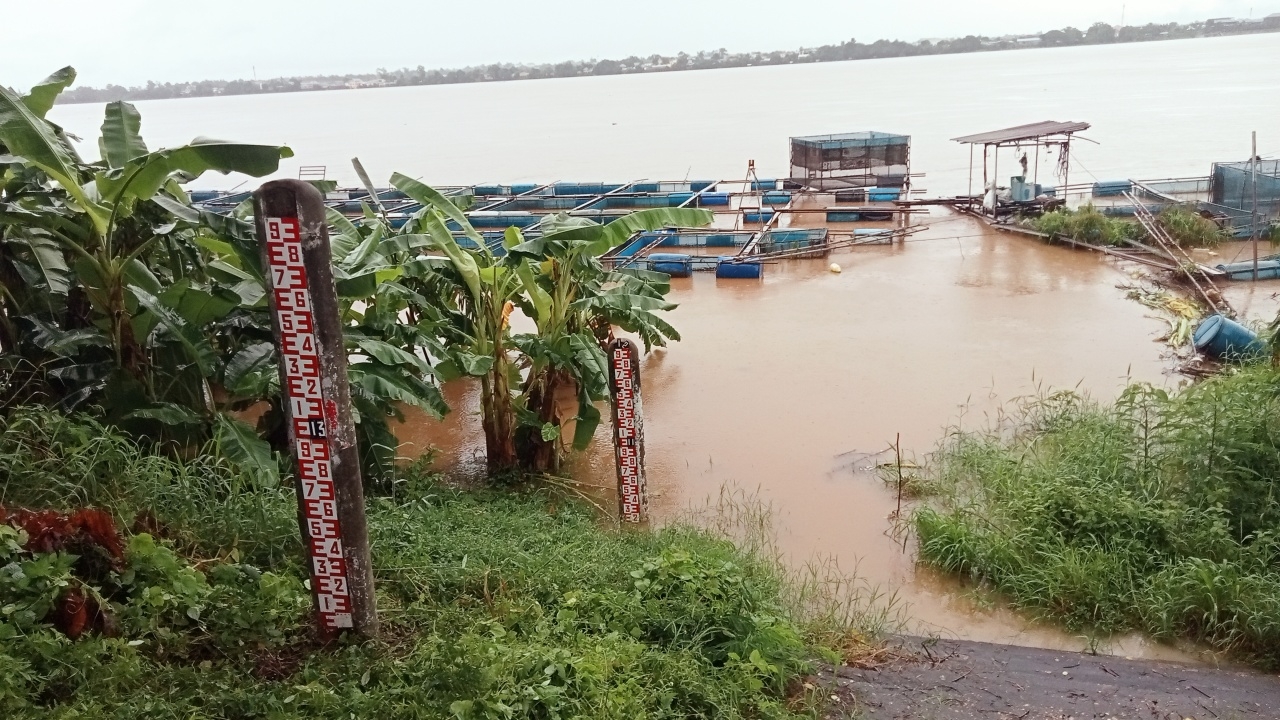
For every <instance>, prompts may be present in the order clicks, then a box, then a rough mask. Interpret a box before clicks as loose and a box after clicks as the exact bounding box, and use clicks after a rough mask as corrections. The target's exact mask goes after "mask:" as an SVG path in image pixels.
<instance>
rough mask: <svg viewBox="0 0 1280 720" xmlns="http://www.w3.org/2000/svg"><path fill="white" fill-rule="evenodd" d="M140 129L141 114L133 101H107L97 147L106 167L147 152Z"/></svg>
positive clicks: (122, 164)
mask: <svg viewBox="0 0 1280 720" xmlns="http://www.w3.org/2000/svg"><path fill="white" fill-rule="evenodd" d="M141 129H142V115H140V114H138V109H137V108H135V107H134V106H133V103H127V102H124V101H123V100H120V101H116V102H111V103H107V110H106V113H105V117H104V118H103V119H102V137H100V138H98V149H99V150H100V151H101V152H102V159H103V160H105V161H106V162H107V167H109V168H122V167H124V166H125V165H126V164H127V163H128V162H129V161H130V160H133V159H134V158H139V157H142V156H143V155H146V154H147V144H146V143H144V142H143V141H142V135H140V134H139V131H140V130H141ZM153 194H154V193H153Z"/></svg>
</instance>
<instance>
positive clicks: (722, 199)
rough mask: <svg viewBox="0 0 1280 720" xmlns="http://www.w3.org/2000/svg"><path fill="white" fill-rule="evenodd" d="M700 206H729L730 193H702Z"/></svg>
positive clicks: (699, 198) (699, 200)
mask: <svg viewBox="0 0 1280 720" xmlns="http://www.w3.org/2000/svg"><path fill="white" fill-rule="evenodd" d="M698 204H700V205H705V206H707V207H711V206H714V205H728V204H729V193H702V194H701V195H699V196H698Z"/></svg>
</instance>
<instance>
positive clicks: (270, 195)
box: [253, 180, 378, 638]
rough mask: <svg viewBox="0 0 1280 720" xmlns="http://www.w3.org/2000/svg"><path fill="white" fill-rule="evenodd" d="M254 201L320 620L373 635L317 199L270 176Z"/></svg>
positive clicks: (328, 628) (300, 185) (355, 460)
mask: <svg viewBox="0 0 1280 720" xmlns="http://www.w3.org/2000/svg"><path fill="white" fill-rule="evenodd" d="M253 206H254V217H255V222H256V224H257V230H258V243H259V245H260V247H261V248H262V257H263V269H264V271H265V272H266V273H267V274H268V276H269V278H268V281H267V282H268V292H267V296H268V298H269V299H270V311H271V326H272V330H273V332H274V334H275V338H276V348H277V350H278V351H279V355H280V393H281V397H282V404H283V406H284V414H285V421H286V423H287V425H288V431H289V443H290V446H291V450H292V452H293V456H294V459H295V461H296V464H297V492H298V524H299V525H300V526H301V529H302V540H303V546H304V547H305V548H306V551H307V559H308V560H309V564H310V569H311V594H312V597H313V600H314V602H315V612H316V619H317V623H318V625H319V628H320V633H321V635H322V636H324V637H326V638H331V637H334V636H335V635H337V634H338V633H339V632H341V631H343V630H347V629H350V630H354V631H355V632H356V633H358V634H360V635H366V636H370V635H374V634H376V633H377V632H378V616H377V613H376V610H375V608H374V595H373V567H372V564H371V561H370V557H369V537H368V529H367V527H366V523H365V515H364V489H363V487H362V485H361V480H360V458H359V453H358V449H357V447H356V432H355V423H354V422H353V421H352V417H351V391H350V388H349V387H348V385H347V355H346V350H345V348H344V347H343V341H342V324H341V322H340V319H339V315H338V296H337V292H336V291H335V290H334V284H333V264H332V260H331V258H330V253H329V228H328V222H327V221H326V220H325V207H324V198H323V197H321V195H320V192H319V191H318V190H316V189H315V188H314V187H312V186H311V185H309V184H307V183H305V182H302V181H300V180H273V181H271V182H268V183H266V184H264V185H263V186H262V187H261V188H259V189H258V191H257V192H255V193H254V194H253Z"/></svg>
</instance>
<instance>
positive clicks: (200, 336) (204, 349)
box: [129, 285, 218, 378]
mask: <svg viewBox="0 0 1280 720" xmlns="http://www.w3.org/2000/svg"><path fill="white" fill-rule="evenodd" d="M129 292H130V293H132V294H133V296H134V297H135V298H137V300H138V304H139V305H141V306H142V307H144V308H146V309H147V310H150V311H151V313H152V314H153V315H155V316H156V320H157V321H158V322H159V324H161V325H163V326H164V328H165V329H166V330H168V331H169V333H170V334H171V335H173V337H174V338H175V339H177V340H178V342H180V343H181V344H182V347H183V348H184V349H185V350H186V352H187V355H188V356H189V357H190V358H191V359H192V360H194V361H195V363H196V364H197V365H198V366H199V367H200V374H201V375H203V376H204V377H206V378H207V377H212V376H213V374H214V371H215V369H216V368H217V365H218V355H217V353H216V352H214V350H213V347H212V346H211V345H210V344H209V341H208V340H206V339H205V336H204V333H202V332H200V329H199V328H197V327H195V326H193V325H190V324H189V323H187V321H186V320H185V319H183V317H182V316H181V315H179V314H178V313H177V311H175V310H174V309H173V308H171V307H168V306H166V305H165V304H164V303H162V302H161V301H160V299H159V298H157V297H156V296H155V295H152V294H151V293H149V292H147V291H146V290H143V289H142V288H139V287H137V286H135V285H130V286H129Z"/></svg>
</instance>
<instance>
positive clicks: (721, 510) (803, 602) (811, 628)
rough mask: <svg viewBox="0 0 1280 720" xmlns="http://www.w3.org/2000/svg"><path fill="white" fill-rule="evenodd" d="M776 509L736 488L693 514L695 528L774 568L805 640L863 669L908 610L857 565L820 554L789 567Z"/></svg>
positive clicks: (725, 489)
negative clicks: (775, 522)
mask: <svg viewBox="0 0 1280 720" xmlns="http://www.w3.org/2000/svg"><path fill="white" fill-rule="evenodd" d="M775 516H776V513H775V510H774V508H773V507H772V506H771V505H770V504H768V503H766V502H764V501H763V500H761V498H760V497H759V495H757V494H754V493H749V492H746V491H745V490H743V489H742V488H740V487H736V486H733V485H728V486H724V487H722V488H721V489H720V492H719V493H718V494H717V495H716V496H715V497H714V498H710V499H708V501H707V502H706V503H705V504H704V505H703V506H701V507H698V508H695V509H693V510H692V511H691V513H690V516H689V517H688V518H687V520H688V522H689V523H690V524H693V525H696V526H698V527H702V528H707V529H709V530H710V531H711V532H712V534H713V535H716V536H718V537H725V538H731V539H732V540H733V542H734V544H735V545H736V546H738V547H740V548H742V549H744V550H745V551H746V552H748V553H750V554H751V556H752V557H755V558H757V559H758V560H759V561H760V562H763V563H765V564H767V565H768V566H770V568H771V572H772V573H773V574H774V575H775V576H776V577H778V578H779V579H780V582H779V584H778V593H779V596H780V598H781V602H782V605H783V606H784V607H786V608H788V610H789V613H790V617H791V618H792V619H793V620H794V622H795V623H796V624H797V626H798V627H799V628H800V630H801V632H802V634H803V636H804V637H805V638H806V639H808V641H809V642H810V643H811V645H813V646H814V647H815V648H816V649H819V650H820V651H821V652H822V653H823V654H825V655H827V659H829V660H831V661H833V662H844V663H847V664H850V665H856V664H858V663H859V662H860V661H861V660H862V659H863V658H866V657H868V656H871V655H874V654H875V653H876V652H877V651H878V650H879V649H880V648H881V646H882V643H881V642H880V640H881V639H883V638H884V637H885V636H886V635H887V634H889V633H893V632H897V631H899V630H901V629H902V627H903V626H904V624H905V620H906V617H905V608H904V607H903V606H902V605H901V604H900V603H899V602H898V599H897V596H896V595H895V594H894V593H892V592H886V591H885V590H883V589H881V588H879V587H877V586H874V585H871V584H869V583H868V582H867V581H866V580H865V579H863V578H862V577H861V576H860V575H859V573H858V568H857V566H856V565H855V566H854V567H853V568H847V567H842V566H841V565H840V563H839V561H838V560H837V558H835V557H833V556H829V555H816V556H813V557H810V558H808V559H806V560H805V561H804V562H803V563H802V564H797V563H789V562H787V559H786V558H785V557H784V554H783V552H782V550H781V549H780V548H779V547H778V544H777V537H778V536H777V532H776V529H775V528H774V525H773V520H774V517H775Z"/></svg>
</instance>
